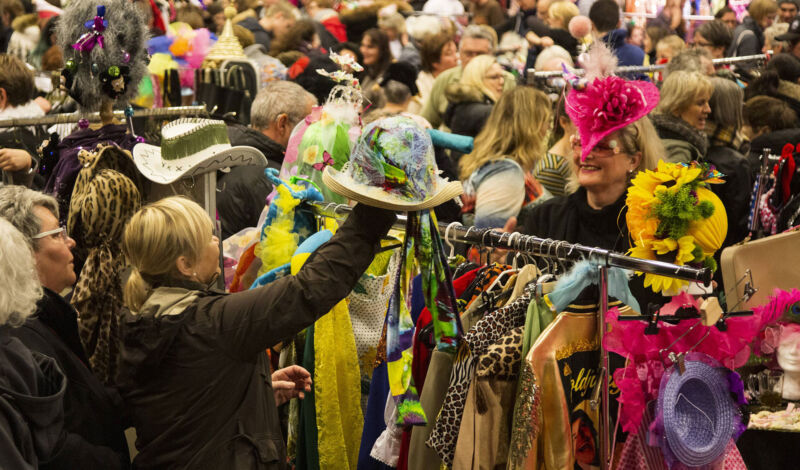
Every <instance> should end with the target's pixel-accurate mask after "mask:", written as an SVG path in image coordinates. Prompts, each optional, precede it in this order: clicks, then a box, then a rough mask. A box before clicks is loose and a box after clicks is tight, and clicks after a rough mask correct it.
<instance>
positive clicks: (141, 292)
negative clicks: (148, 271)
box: [123, 268, 150, 313]
mask: <svg viewBox="0 0 800 470" xmlns="http://www.w3.org/2000/svg"><path fill="white" fill-rule="evenodd" d="M149 295H150V285H149V284H148V283H147V281H145V280H144V279H143V278H142V273H140V272H139V270H138V269H136V268H133V269H132V270H131V275H130V277H128V282H126V283H125V289H124V291H123V298H124V301H125V305H127V306H128V308H129V309H130V310H131V312H133V313H138V312H139V309H140V308H142V305H143V304H144V301H145V300H147V297H148V296H149Z"/></svg>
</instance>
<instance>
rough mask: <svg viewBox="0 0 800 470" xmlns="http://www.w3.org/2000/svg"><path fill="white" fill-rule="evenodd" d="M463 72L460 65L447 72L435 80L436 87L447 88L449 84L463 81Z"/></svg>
mask: <svg viewBox="0 0 800 470" xmlns="http://www.w3.org/2000/svg"><path fill="white" fill-rule="evenodd" d="M461 72H462V67H461V66H460V65H457V66H455V67H452V68H449V69H447V70H445V71H444V72H442V73H440V74H439V76H438V77H436V78H435V79H434V80H433V83H434V86H436V85H439V86H445V85H447V84H449V83H453V82H457V81H459V80H461Z"/></svg>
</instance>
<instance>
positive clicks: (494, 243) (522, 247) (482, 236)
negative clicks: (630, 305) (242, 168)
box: [308, 202, 712, 285]
mask: <svg viewBox="0 0 800 470" xmlns="http://www.w3.org/2000/svg"><path fill="white" fill-rule="evenodd" d="M308 204H309V205H310V206H311V209H312V211H313V212H314V213H315V214H316V215H319V216H323V217H332V218H336V219H344V218H346V216H347V214H349V213H350V211H351V208H350V207H349V206H347V205H345V204H336V203H326V202H309V203H308ZM405 222H406V216H405V215H402V214H401V215H398V216H397V222H396V223H395V225H394V227H395V228H397V229H399V230H403V229H405ZM447 225H448V224H445V223H440V224H439V233H441V234H442V238H444V237H445V236H447V237H448V238H449V240H450V241H452V242H457V243H468V244H471V245H478V246H483V247H489V248H505V249H510V250H513V251H517V252H520V253H528V254H532V255H536V256H542V257H546V258H556V259H562V260H569V261H578V260H581V259H587V258H590V257H594V258H599V259H601V260H603V261H604V262H605V264H606V266H615V267H618V268H624V269H631V270H634V271H641V272H645V273H651V274H659V275H662V276H668V277H673V278H677V279H683V280H687V281H695V282H702V283H704V284H706V285H708V284H709V283H710V282H711V275H712V273H711V271H710V270H709V269H707V268H692V267H689V266H679V265H676V264H671V263H665V262H663V261H656V260H645V259H640V258H633V257H630V256H625V255H623V254H621V253H616V252H613V251H610V250H605V249H602V248H595V247H589V246H583V245H580V244H577V243H574V244H573V243H569V242H566V241H560V240H551V239H543V238H539V237H535V236H532V235H523V234H521V233H518V232H514V233H503V232H499V231H497V230H489V229H476V228H474V227H465V226H463V225H461V224H459V225H453V226H452V227H451V228H450V230H446V229H447Z"/></svg>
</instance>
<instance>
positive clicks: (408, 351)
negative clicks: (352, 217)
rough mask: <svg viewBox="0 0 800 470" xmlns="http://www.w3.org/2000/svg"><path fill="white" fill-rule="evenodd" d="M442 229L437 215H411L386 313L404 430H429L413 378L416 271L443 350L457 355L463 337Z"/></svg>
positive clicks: (392, 383) (392, 385)
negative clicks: (412, 309)
mask: <svg viewBox="0 0 800 470" xmlns="http://www.w3.org/2000/svg"><path fill="white" fill-rule="evenodd" d="M436 227H437V225H436V216H435V215H434V214H433V212H431V211H428V210H424V211H420V212H410V213H409V214H408V222H407V225H406V239H405V241H404V242H403V247H402V250H403V251H402V253H401V258H400V263H399V265H398V267H397V269H398V276H397V278H396V280H395V286H394V291H393V293H392V296H391V298H390V299H389V308H388V310H387V312H386V365H387V371H388V375H389V389H390V390H391V394H392V398H393V399H394V400H395V403H396V405H397V411H398V413H397V425H398V426H415V425H420V426H424V425H425V424H427V418H426V416H425V411H424V410H423V409H422V405H421V404H420V402H419V395H418V394H417V389H416V387H415V385H414V379H413V377H412V376H411V361H412V359H413V352H412V345H413V340H414V331H415V325H414V321H413V319H412V318H411V314H410V305H409V303H410V302H411V295H409V289H410V288H411V283H412V279H413V278H414V275H415V274H416V269H415V268H416V267H419V271H420V273H421V275H422V291H423V296H424V297H425V305H426V306H427V307H428V310H429V311H430V312H431V317H432V318H433V326H434V336H435V338H436V343H437V345H438V346H437V347H438V349H439V350H440V351H445V352H455V350H456V349H457V346H458V341H459V339H460V338H461V337H462V335H463V328H462V326H461V321H460V319H459V317H458V310H457V308H456V296H455V291H454V289H453V282H452V276H451V274H450V269H449V267H448V265H447V262H446V259H445V255H444V249H443V248H442V242H441V239H440V238H439V232H438V230H437V229H436Z"/></svg>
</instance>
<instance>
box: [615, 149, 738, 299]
mask: <svg viewBox="0 0 800 470" xmlns="http://www.w3.org/2000/svg"><path fill="white" fill-rule="evenodd" d="M721 178H722V174H721V173H719V172H718V171H716V170H714V169H713V168H709V167H706V166H703V165H701V164H698V163H697V162H692V164H691V165H686V164H683V163H666V162H664V161H663V160H662V161H659V162H658V168H657V169H656V170H655V171H652V170H646V171H642V172H639V173H638V174H637V175H636V177H635V178H633V180H632V181H631V186H630V187H629V188H628V196H627V198H626V200H625V204H626V205H627V206H628V212H627V215H626V219H627V224H628V231H629V233H630V236H631V239H632V242H633V245H634V246H633V247H632V248H631V250H630V252H629V253H630V255H631V256H634V257H636V258H643V259H651V260H656V259H657V260H660V261H668V262H670V263H674V264H679V265H693V266H699V267H707V268H710V269H712V270H716V268H717V264H716V262H715V261H714V253H715V252H716V251H717V250H719V248H720V247H721V246H722V242H723V241H724V240H725V235H726V234H727V233H728V216H727V213H726V211H725V206H724V205H723V204H722V201H720V199H719V197H717V196H716V195H715V194H714V193H713V192H711V190H709V189H708V187H707V186H708V184H713V183H721V182H722V181H723V180H722V179H721ZM637 274H639V275H642V274H643V273H637ZM686 284H687V281H682V280H680V279H674V278H669V277H665V276H658V275H655V274H645V280H644V285H645V287H650V288H651V289H652V290H653V291H655V292H667V293H669V294H671V295H674V294H675V293H677V291H678V290H679V289H680V288H681V287H682V286H684V285H686Z"/></svg>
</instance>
